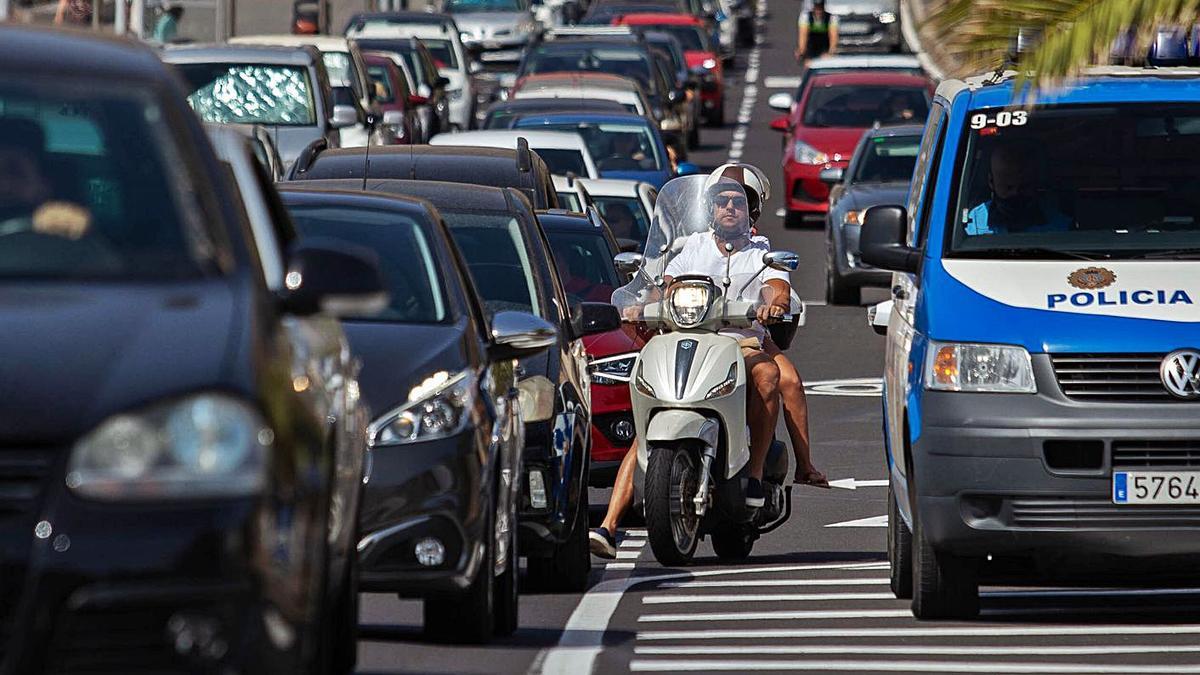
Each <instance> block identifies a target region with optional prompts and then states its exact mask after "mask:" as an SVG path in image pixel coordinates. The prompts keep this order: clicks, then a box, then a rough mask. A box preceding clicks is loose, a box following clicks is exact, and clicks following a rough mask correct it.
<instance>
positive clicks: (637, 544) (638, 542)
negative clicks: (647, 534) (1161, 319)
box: [621, 539, 646, 548]
mask: <svg viewBox="0 0 1200 675" xmlns="http://www.w3.org/2000/svg"><path fill="white" fill-rule="evenodd" d="M645 545H646V540H645V539H626V540H625V541H622V542H621V548H641V547H643V546H645Z"/></svg>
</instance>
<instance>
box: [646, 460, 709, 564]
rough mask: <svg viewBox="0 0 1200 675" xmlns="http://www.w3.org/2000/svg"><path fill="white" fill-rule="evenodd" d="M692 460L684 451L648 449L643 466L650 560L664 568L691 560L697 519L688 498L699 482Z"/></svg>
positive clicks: (694, 550)
mask: <svg viewBox="0 0 1200 675" xmlns="http://www.w3.org/2000/svg"><path fill="white" fill-rule="evenodd" d="M696 473H697V467H696V462H695V459H694V458H693V456H692V453H690V452H688V451H687V450H686V449H684V448H677V447H676V448H673V447H654V446H651V447H650V461H649V463H648V464H647V466H646V497H645V501H646V535H647V539H649V540H650V550H652V551H654V557H655V558H656V559H657V560H658V562H659V563H661V564H662V565H665V566H674V565H686V564H688V563H689V562H691V561H692V555H693V554H694V553H695V552H696V544H697V543H698V542H699V540H700V537H699V536H698V531H699V529H700V518H699V516H697V515H696V509H695V505H694V504H693V503H692V498H693V497H695V496H696V489H697V488H698V487H699V481H698V476H697V475H696Z"/></svg>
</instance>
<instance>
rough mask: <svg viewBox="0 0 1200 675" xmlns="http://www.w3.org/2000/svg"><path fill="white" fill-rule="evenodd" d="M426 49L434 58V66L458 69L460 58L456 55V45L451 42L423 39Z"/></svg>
mask: <svg viewBox="0 0 1200 675" xmlns="http://www.w3.org/2000/svg"><path fill="white" fill-rule="evenodd" d="M421 42H424V43H425V48H426V49H428V50H429V53H430V54H431V55H432V56H433V64H434V65H435V66H437V67H438V68H457V67H458V57H456V56H455V55H454V43H453V42H451V41H449V40H434V39H432V38H421Z"/></svg>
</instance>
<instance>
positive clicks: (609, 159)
mask: <svg viewBox="0 0 1200 675" xmlns="http://www.w3.org/2000/svg"><path fill="white" fill-rule="evenodd" d="M516 126H517V128H525V127H529V128H536V129H546V130H550V131H573V132H575V133H578V134H579V136H580V137H581V138H583V142H584V144H585V145H587V148H588V153H589V154H591V156H592V158H593V159H594V160H595V161H596V168H597V169H598V170H600V171H659V170H662V168H663V166H664V164H665V162H666V158H665V157H663V156H662V155H661V154H660V153H659V149H658V143H656V142H655V139H654V137H653V136H652V135H651V134H652V133H653V132H652V131H651V130H650V127H649V125H646V124H637V123H627V122H603V123H595V124H593V123H588V122H585V123H577V122H552V123H550V124H541V123H539V122H538V120H537V118H529V119H524V120H520V121H519V122H517V125H516ZM538 154H542V153H541V151H540V150H539V151H538ZM542 156H543V158H544V157H545V155H542ZM551 169H552V170H553V167H551ZM554 173H562V172H560V171H554ZM580 175H583V174H580Z"/></svg>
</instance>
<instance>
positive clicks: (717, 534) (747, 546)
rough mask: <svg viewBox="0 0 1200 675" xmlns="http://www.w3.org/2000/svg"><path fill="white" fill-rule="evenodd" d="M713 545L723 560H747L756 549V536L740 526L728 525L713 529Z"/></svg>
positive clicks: (714, 550)
mask: <svg viewBox="0 0 1200 675" xmlns="http://www.w3.org/2000/svg"><path fill="white" fill-rule="evenodd" d="M712 547H713V552H715V553H716V554H717V557H718V558H721V559H722V560H745V559H746V558H749V557H750V551H752V550H754V537H753V536H751V534H750V533H749V532H747V531H746V530H744V529H742V528H740V527H731V526H728V525H726V526H722V527H719V528H717V529H716V530H714V531H713V533H712Z"/></svg>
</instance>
